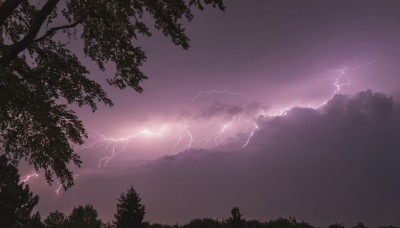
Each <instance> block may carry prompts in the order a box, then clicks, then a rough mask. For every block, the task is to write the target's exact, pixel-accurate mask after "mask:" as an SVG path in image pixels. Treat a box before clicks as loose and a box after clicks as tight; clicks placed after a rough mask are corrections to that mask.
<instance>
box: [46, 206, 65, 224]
mask: <svg viewBox="0 0 400 228" xmlns="http://www.w3.org/2000/svg"><path fill="white" fill-rule="evenodd" d="M43 222H44V224H45V225H46V226H47V227H51V228H62V227H65V226H66V222H67V218H66V217H65V215H64V214H63V213H62V212H59V211H57V210H56V211H54V212H51V213H50V214H49V215H48V216H47V218H46V219H45V220H44V221H43Z"/></svg>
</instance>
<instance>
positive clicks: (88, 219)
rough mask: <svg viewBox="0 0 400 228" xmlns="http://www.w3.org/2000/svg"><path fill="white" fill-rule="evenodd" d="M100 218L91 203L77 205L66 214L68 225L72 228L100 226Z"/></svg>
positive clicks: (96, 227)
mask: <svg viewBox="0 0 400 228" xmlns="http://www.w3.org/2000/svg"><path fill="white" fill-rule="evenodd" d="M101 224H102V222H101V220H100V219H99V218H98V215H97V211H96V209H94V208H93V206H92V205H90V204H88V205H85V206H79V207H77V208H74V209H73V210H72V213H71V214H70V215H69V216H68V226H69V227H74V228H100V227H101Z"/></svg>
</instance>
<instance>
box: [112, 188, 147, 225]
mask: <svg viewBox="0 0 400 228" xmlns="http://www.w3.org/2000/svg"><path fill="white" fill-rule="evenodd" d="M141 200H142V199H141V198H140V197H139V195H138V194H137V193H136V191H135V189H133V186H131V187H130V188H129V189H128V192H127V193H126V194H124V193H122V194H121V196H120V198H119V199H118V204H117V213H116V214H114V217H115V222H114V223H115V225H116V227H117V228H139V227H144V223H143V218H144V214H145V206H144V205H143V204H141V203H140V201H141Z"/></svg>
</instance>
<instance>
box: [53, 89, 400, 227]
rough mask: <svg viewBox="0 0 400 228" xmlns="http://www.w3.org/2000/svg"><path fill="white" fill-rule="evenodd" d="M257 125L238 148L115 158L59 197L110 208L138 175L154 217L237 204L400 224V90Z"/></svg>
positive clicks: (248, 209) (266, 213) (339, 98)
mask: <svg viewBox="0 0 400 228" xmlns="http://www.w3.org/2000/svg"><path fill="white" fill-rule="evenodd" d="M258 126H259V130H258V131H256V132H255V134H254V136H253V138H252V139H251V141H250V143H249V144H248V146H247V147H245V148H243V149H236V150H233V151H232V150H230V149H227V148H230V145H229V143H227V144H224V145H220V146H219V147H218V149H213V150H203V149H191V150H188V151H184V152H181V153H179V154H176V155H169V156H165V157H162V158H160V159H157V160H154V161H151V162H148V163H146V164H142V165H139V166H136V167H132V166H131V165H129V164H125V165H121V164H120V166H118V167H117V166H113V165H112V164H110V166H109V167H106V168H104V169H102V170H99V171H98V172H94V173H90V174H88V175H87V176H86V177H85V176H83V177H82V180H81V181H80V180H79V179H78V181H77V185H76V187H74V188H73V189H72V190H70V191H68V192H66V193H65V196H64V197H63V198H61V199H60V202H59V203H60V204H63V205H69V204H70V203H68V202H69V201H71V199H72V198H71V197H74V200H79V201H82V202H88V203H93V204H94V205H95V206H96V207H97V208H98V209H99V210H100V211H101V213H102V214H103V216H104V217H105V218H111V216H112V213H113V210H114V208H113V207H110V205H114V204H115V202H114V201H113V200H115V199H116V197H117V196H118V195H119V193H120V192H122V191H124V189H125V188H126V187H127V186H128V185H130V184H133V185H134V187H135V188H136V189H137V190H138V192H139V193H140V194H141V196H142V198H143V202H144V203H145V204H146V208H147V212H148V213H147V217H146V218H147V219H149V220H151V221H154V222H155V221H159V222H168V223H174V222H176V221H180V222H185V221H188V220H190V219H192V218H194V217H210V216H212V217H218V218H224V217H225V218H226V217H228V216H229V210H230V208H231V207H233V206H238V207H239V208H240V209H241V211H242V212H243V214H244V216H245V217H247V218H257V219H262V220H267V219H272V218H277V217H279V216H295V217H297V218H299V219H304V220H306V221H311V222H312V223H313V224H315V225H323V226H326V225H328V224H330V223H333V222H335V221H339V222H340V221H343V222H345V223H346V224H348V225H353V224H355V223H356V222H358V221H361V220H362V221H364V222H365V223H366V224H367V225H372V226H376V225H382V224H393V225H400V224H399V223H398V217H397V215H398V214H400V208H399V207H398V205H399V203H400V196H399V192H400V182H399V180H400V173H399V172H398V167H400V105H399V104H398V103H396V102H395V101H394V99H393V98H392V97H389V96H387V95H385V94H382V93H373V92H371V91H364V92H361V93H358V94H357V95H355V96H346V95H340V94H339V95H336V96H335V97H334V98H333V99H331V100H330V101H329V102H328V103H327V104H326V105H325V106H323V107H321V108H320V109H319V110H315V109H310V108H293V109H292V110H290V111H289V112H288V113H287V114H286V115H284V116H280V117H273V118H260V119H259V122H258ZM242 137H244V136H243V135H240V134H239V135H238V136H237V137H236V138H235V139H232V142H231V143H235V141H241V140H243V138H242ZM89 177H90V178H89ZM104 183H107V185H109V186H115V187H114V188H103V187H102V186H103V185H104ZM94 189H95V192H96V194H93V191H94ZM78 192H79V194H78ZM110 195H114V196H115V199H114V198H112V197H110ZM99 197H104V200H102V201H97V200H96V199H97V198H99ZM69 207H72V206H71V205H70V206H69ZM67 208H68V206H67Z"/></svg>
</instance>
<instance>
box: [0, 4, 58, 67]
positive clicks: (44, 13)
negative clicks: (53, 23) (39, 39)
mask: <svg viewBox="0 0 400 228" xmlns="http://www.w3.org/2000/svg"><path fill="white" fill-rule="evenodd" d="M59 1H60V0H48V1H47V2H46V4H45V5H44V6H43V8H42V9H40V11H39V12H38V14H37V15H36V17H35V21H34V22H33V25H32V28H31V30H29V32H28V34H26V35H25V37H24V38H23V39H22V40H21V41H19V42H17V43H15V44H14V45H13V46H12V47H11V48H10V50H9V51H8V52H7V53H5V55H3V56H2V58H1V59H0V66H3V67H6V66H8V65H9V64H10V63H11V62H12V61H13V60H14V59H15V57H17V55H18V54H19V53H20V52H21V51H23V50H25V49H26V48H27V47H28V45H29V44H31V43H32V41H33V40H34V39H35V38H36V36H37V34H38V33H39V31H40V28H41V27H42V25H43V23H44V22H45V20H46V18H47V17H48V16H49V14H50V13H51V12H52V11H53V10H54V9H55V7H56V6H57V4H58V2H59Z"/></svg>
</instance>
